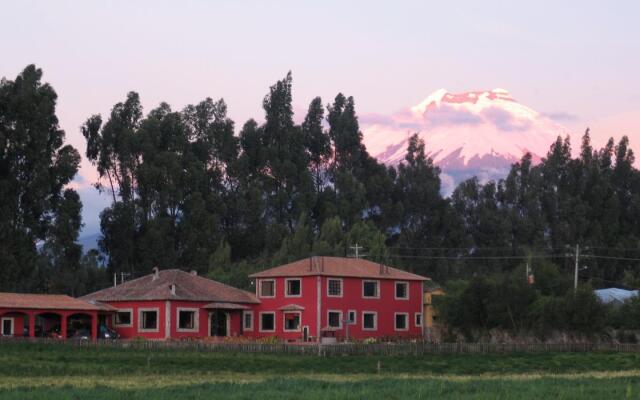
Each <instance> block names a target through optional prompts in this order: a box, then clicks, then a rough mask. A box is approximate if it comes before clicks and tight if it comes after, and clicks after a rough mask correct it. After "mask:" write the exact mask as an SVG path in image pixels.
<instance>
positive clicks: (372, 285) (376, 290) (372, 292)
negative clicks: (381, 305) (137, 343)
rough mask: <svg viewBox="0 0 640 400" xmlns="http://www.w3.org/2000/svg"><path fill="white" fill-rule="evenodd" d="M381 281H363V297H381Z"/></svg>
mask: <svg viewBox="0 0 640 400" xmlns="http://www.w3.org/2000/svg"><path fill="white" fill-rule="evenodd" d="M379 286H380V282H378V281H362V297H369V298H378V297H380V287H379Z"/></svg>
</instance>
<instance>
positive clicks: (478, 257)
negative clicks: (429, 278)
mask: <svg viewBox="0 0 640 400" xmlns="http://www.w3.org/2000/svg"><path fill="white" fill-rule="evenodd" d="M389 257H392V258H411V259H425V260H528V259H530V258H571V257H573V255H566V254H563V255H555V256H554V255H531V256H414V255H399V254H390V255H389Z"/></svg>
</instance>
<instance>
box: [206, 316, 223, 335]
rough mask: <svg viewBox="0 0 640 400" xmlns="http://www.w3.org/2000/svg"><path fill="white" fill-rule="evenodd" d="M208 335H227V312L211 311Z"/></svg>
mask: <svg viewBox="0 0 640 400" xmlns="http://www.w3.org/2000/svg"><path fill="white" fill-rule="evenodd" d="M210 329H211V330H210V332H209V335H210V336H227V313H225V312H224V311H213V312H212V313H211V327H210Z"/></svg>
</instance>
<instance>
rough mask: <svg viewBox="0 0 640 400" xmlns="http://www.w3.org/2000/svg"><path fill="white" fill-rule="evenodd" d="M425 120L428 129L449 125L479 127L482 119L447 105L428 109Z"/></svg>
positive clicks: (424, 116)
mask: <svg viewBox="0 0 640 400" xmlns="http://www.w3.org/2000/svg"><path fill="white" fill-rule="evenodd" d="M423 118H424V120H425V123H426V125H427V126H428V127H437V126H447V125H478V124H481V123H482V118H481V117H480V116H478V115H477V114H474V113H472V112H470V111H468V110H465V109H456V108H453V107H450V106H448V105H446V104H442V105H441V106H440V107H438V108H432V109H428V110H427V111H426V112H425V113H424V115H423Z"/></svg>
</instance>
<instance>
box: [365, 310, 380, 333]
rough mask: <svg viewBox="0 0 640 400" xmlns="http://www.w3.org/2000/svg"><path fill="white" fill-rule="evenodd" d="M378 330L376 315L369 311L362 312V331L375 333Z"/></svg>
mask: <svg viewBox="0 0 640 400" xmlns="http://www.w3.org/2000/svg"><path fill="white" fill-rule="evenodd" d="M376 329H378V314H377V313H375V312H370V311H363V312H362V330H363V331H375V330H376Z"/></svg>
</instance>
